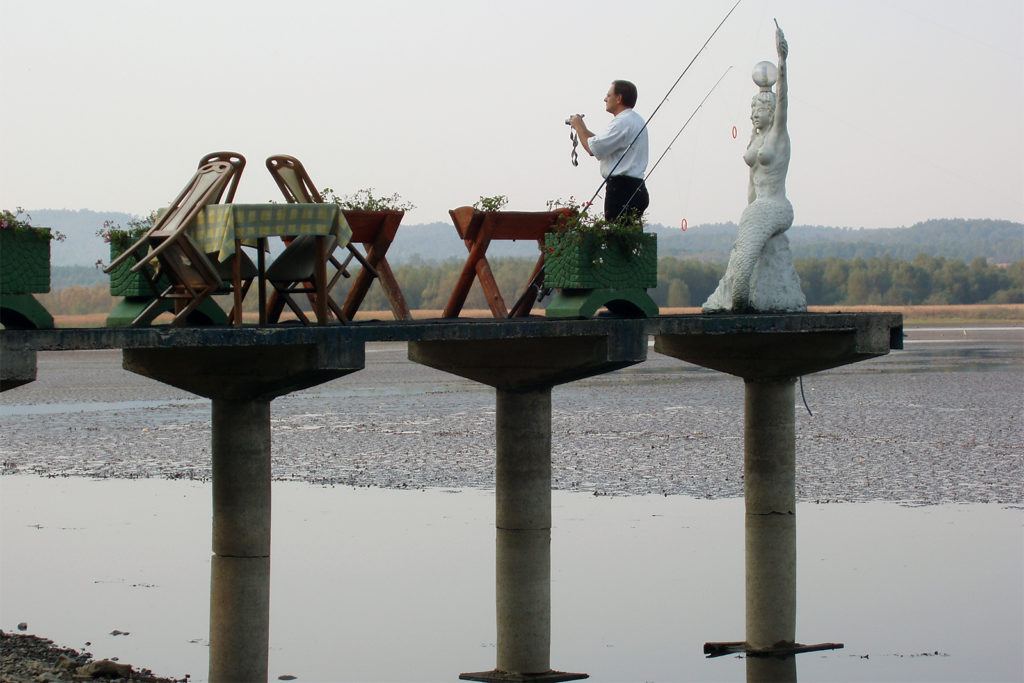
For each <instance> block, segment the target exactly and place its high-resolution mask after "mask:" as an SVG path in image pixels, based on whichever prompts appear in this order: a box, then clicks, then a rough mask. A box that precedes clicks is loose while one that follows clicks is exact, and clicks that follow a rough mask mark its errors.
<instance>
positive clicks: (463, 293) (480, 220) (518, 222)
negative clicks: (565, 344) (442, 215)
mask: <svg viewBox="0 0 1024 683" xmlns="http://www.w3.org/2000/svg"><path fill="white" fill-rule="evenodd" d="M448 213H449V215H451V217H452V222H453V223H454V224H455V229H456V230H457V231H458V233H459V237H461V238H462V241H463V242H464V243H465V245H466V249H467V250H468V251H469V256H468V257H467V258H466V263H465V265H463V267H462V272H461V273H460V274H459V279H458V281H457V282H456V283H455V290H454V291H453V292H452V295H451V297H450V298H449V299H448V303H447V305H445V307H444V313H442V317H444V318H457V317H459V311H461V310H462V307H463V305H465V303H466V297H467V296H469V290H470V288H471V287H472V286H473V280H474V279H475V278H480V286H481V287H482V288H483V290H484V296H485V298H486V299H487V305H488V307H489V308H490V309H491V313H492V314H493V315H494V317H495V318H507V317H523V316H527V315H529V314H530V311H531V310H532V308H533V304H534V303H535V302H536V300H537V291H534V292H532V293H531V292H527V293H526V294H525V296H524V298H523V299H522V301H521V302H520V304H519V305H518V306H516V310H514V311H512V312H511V314H510V313H509V311H508V308H507V307H506V306H505V300H504V299H503V298H502V297H501V291H500V290H499V289H498V283H497V281H496V280H495V279H494V274H493V273H492V272H491V266H490V264H489V263H488V262H487V247H488V246H490V244H491V242H492V241H493V240H526V239H532V240H537V244H538V245H539V246H540V250H541V253H540V258H538V259H537V265H536V266H534V269H533V274H532V275H530V279H529V280H528V281H527V282H528V283H530V282H533V281H534V279H536V278H537V276H538V275H539V274H540V272H541V269H542V268H543V267H544V235H545V234H547V233H548V232H552V231H553V230H554V229H555V226H556V225H557V220H558V217H559V216H561V215H562V214H563V212H562V211H478V210H476V209H474V208H473V207H471V206H463V207H460V208H458V209H452V210H451V211H449V212H448Z"/></svg>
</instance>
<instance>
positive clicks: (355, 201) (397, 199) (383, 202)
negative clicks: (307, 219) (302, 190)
mask: <svg viewBox="0 0 1024 683" xmlns="http://www.w3.org/2000/svg"><path fill="white" fill-rule="evenodd" d="M320 196H321V197H323V198H324V201H326V202H331V203H334V204H337V205H338V206H340V207H341V208H342V209H348V210H349V211H412V210H413V209H415V208H416V205H415V204H412V203H411V202H407V201H405V200H404V199H402V197H401V196H400V195H399V194H398V193H397V192H396V193H395V194H392V195H390V196H380V197H378V196H375V195H374V194H373V188H372V187H366V188H363V189H362V190H359V191H358V192H356V193H355V194H348V195H345V196H344V197H339V196H338V195H337V194H335V193H334V190H332V189H331V188H329V187H325V188H324V189H322V190H320Z"/></svg>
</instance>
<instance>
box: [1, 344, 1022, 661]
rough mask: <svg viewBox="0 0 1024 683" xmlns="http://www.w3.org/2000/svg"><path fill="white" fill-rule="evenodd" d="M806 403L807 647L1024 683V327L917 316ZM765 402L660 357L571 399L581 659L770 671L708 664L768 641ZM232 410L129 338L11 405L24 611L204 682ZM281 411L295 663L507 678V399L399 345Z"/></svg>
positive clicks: (558, 636)
mask: <svg viewBox="0 0 1024 683" xmlns="http://www.w3.org/2000/svg"><path fill="white" fill-rule="evenodd" d="M803 395H804V396H805V397H806V401H807V406H808V407H809V409H810V412H808V410H807V409H806V408H805V407H804V404H803V401H802V400H801V392H800V388H799V387H798V390H797V405H795V406H794V409H795V410H796V411H797V413H796V416H797V457H798V471H797V478H798V481H797V486H798V499H799V501H800V503H799V505H798V516H797V519H798V544H799V545H798V547H799V550H798V575H799V582H798V615H797V637H798V639H799V640H800V641H801V642H804V643H818V642H826V641H837V642H844V643H845V644H846V647H845V648H844V649H842V650H837V651H832V652H821V653H810V654H805V655H801V656H800V657H799V658H798V666H799V673H800V676H801V677H802V678H803V679H804V680H816V681H818V680H820V681H853V680H857V681H861V680H874V681H939V680H942V681H968V680H972V681H1013V680H1022V679H1024V659H1022V654H1021V651H1022V648H1021V643H1022V642H1024V595H1022V593H1024V579H1022V577H1024V462H1022V460H1024V458H1022V454H1024V420H1022V412H1024V328H1020V327H1013V326H1010V327H1009V328H1008V329H1006V330H993V328H991V327H986V328H984V331H982V332H975V331H973V328H956V332H955V333H954V332H951V331H950V328H941V329H939V330H937V331H932V330H928V329H923V330H920V331H915V330H914V329H912V328H911V329H908V338H907V348H906V349H905V350H903V351H897V352H893V353H892V354H890V355H889V356H886V357H884V358H880V359H876V360H873V361H868V362H864V363H860V364H857V365H852V366H847V367H845V368H837V369H835V370H832V371H829V372H824V373H819V374H815V375H811V376H808V377H805V378H804V380H803ZM742 399H743V385H742V382H741V381H740V380H738V379H735V378H731V377H728V376H725V375H720V374H717V373H713V372H710V371H705V370H702V369H700V368H696V367H694V366H691V365H687V364H684V363H680V362H678V361H675V360H672V359H669V358H666V357H664V356H660V355H659V354H656V353H654V352H653V350H652V351H651V353H650V360H648V361H647V362H645V363H643V364H641V365H639V366H635V367H633V368H628V369H626V370H623V371H619V372H616V373H613V374H610V375H606V376H603V377H599V378H594V379H591V380H587V381H582V382H577V383H574V384H571V385H567V386H563V387H557V388H556V389H555V390H554V393H553V431H554V434H553V446H552V449H553V460H554V486H555V488H556V492H555V495H554V508H553V515H554V529H553V532H552V610H553V614H552V665H553V666H554V667H555V668H558V669H563V670H569V671H586V672H588V673H590V674H591V678H592V680H595V681H717V680H722V681H729V680H743V679H744V664H745V663H744V660H743V659H742V658H738V657H724V658H720V659H713V660H707V659H704V658H703V656H702V654H701V647H702V645H703V643H704V642H706V641H729V640H741V639H742V638H743V628H744V626H743V624H744V617H743V504H742V499H741V497H740V496H741V495H742V405H743V401H742ZM209 410H210V408H209V402H208V401H206V400H204V399H198V398H195V397H193V396H191V395H189V394H186V393H183V392H180V391H178V390H176V389H173V388H170V387H166V386H163V385H161V384H159V383H156V382H153V381H151V380H148V379H146V378H142V377H138V376H136V375H132V374H130V373H127V372H125V371H123V370H121V369H120V352H117V351H112V352H106V351H99V352H74V353H41V354H40V355H39V380H38V381H37V382H35V383H32V384H30V385H26V386H24V387H20V388H18V389H15V390H13V391H9V392H5V393H4V394H0V462H2V468H3V472H4V474H5V476H2V477H0V513H2V517H0V530H2V533H3V541H2V545H0V628H4V629H13V628H14V626H15V625H16V624H18V623H19V622H22V621H24V622H27V623H28V625H29V632H33V633H37V634H40V635H43V636H46V637H49V638H53V639H55V640H57V641H58V642H59V643H61V644H64V645H68V646H71V647H77V648H82V647H83V645H84V644H85V643H86V642H89V643H91V645H89V646H88V647H86V648H85V649H88V650H89V651H91V652H92V653H93V654H94V655H96V656H100V657H102V656H118V657H120V659H121V661H123V662H127V663H132V664H134V665H136V666H144V667H148V668H151V669H153V670H154V671H155V672H157V673H159V674H162V675H174V676H184V675H185V674H190V675H191V679H192V680H193V681H202V680H205V678H206V669H207V664H206V661H207V655H208V648H207V642H206V639H207V637H208V625H207V619H208V609H209V571H210V484H209V481H208V479H209V470H210V467H209V449H210V430H209ZM811 413H813V415H812V414H811ZM272 426H273V459H274V476H275V479H276V481H275V484H274V489H273V496H274V528H273V559H272V585H271V603H272V607H271V609H272V614H271V643H270V646H271V652H270V671H271V676H272V678H276V677H277V676H279V675H283V674H291V675H295V676H298V678H299V680H302V681H408V680H419V681H434V680H437V681H441V680H454V679H455V678H456V677H457V675H458V673H459V672H462V671H479V670H484V669H490V668H493V666H494V663H495V644H494V638H495V626H494V585H493V584H494V578H493V577H494V526H493V525H494V494H493V459H494V457H493V451H494V393H493V390H490V389H488V388H486V387H481V386H478V385H474V384H472V383H470V382H468V381H465V380H462V379H459V378H455V377H452V376H449V375H445V374H443V373H440V372H436V371H433V370H431V369H429V368H423V367H421V366H418V365H415V364H412V363H409V362H408V361H407V360H406V359H405V347H404V345H401V344H380V345H372V346H370V347H368V349H367V368H366V370H363V371H361V372H358V373H355V374H353V375H349V376H348V377H345V378H342V379H340V380H336V381H334V382H330V383H328V384H325V385H322V386H320V387H317V388H315V389H312V390H308V391H305V392H299V393H296V394H293V395H290V396H287V397H282V398H280V399H277V400H276V401H274V403H273V404H272ZM115 630H117V631H127V632H129V635H111V633H112V632H113V631H115Z"/></svg>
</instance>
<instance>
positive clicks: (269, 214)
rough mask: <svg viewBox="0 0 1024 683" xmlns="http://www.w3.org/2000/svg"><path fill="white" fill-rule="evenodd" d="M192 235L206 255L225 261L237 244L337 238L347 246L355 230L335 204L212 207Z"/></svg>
mask: <svg viewBox="0 0 1024 683" xmlns="http://www.w3.org/2000/svg"><path fill="white" fill-rule="evenodd" d="M189 235H190V236H191V237H192V239H193V240H195V241H196V243H198V245H199V246H200V248H202V250H203V251H204V252H206V253H207V254H217V258H218V259H219V260H220V261H225V260H227V259H228V258H230V257H231V255H232V254H234V253H235V240H236V239H238V240H241V241H242V242H243V243H244V244H246V245H249V246H256V240H257V239H258V238H261V237H272V236H275V235H334V236H335V237H337V238H338V245H339V246H344V245H346V244H348V242H349V240H350V239H351V238H352V228H350V227H349V225H348V221H347V220H345V214H343V213H342V212H341V210H340V209H339V208H338V206H337V205H336V204H211V205H210V206H207V207H204V208H203V210H202V211H200V212H199V215H198V216H197V217H196V222H195V225H193V226H192V228H190V229H189Z"/></svg>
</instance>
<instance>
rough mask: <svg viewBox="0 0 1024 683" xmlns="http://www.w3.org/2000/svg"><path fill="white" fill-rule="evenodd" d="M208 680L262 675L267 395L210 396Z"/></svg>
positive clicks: (266, 600)
mask: <svg viewBox="0 0 1024 683" xmlns="http://www.w3.org/2000/svg"><path fill="white" fill-rule="evenodd" d="M212 413H213V553H214V555H213V563H212V566H211V572H210V681H211V682H214V683H216V682H220V681H265V680H267V661H268V654H269V643H270V509H271V504H270V401H269V400H253V401H239V400H226V399H213V408H212Z"/></svg>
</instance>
